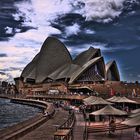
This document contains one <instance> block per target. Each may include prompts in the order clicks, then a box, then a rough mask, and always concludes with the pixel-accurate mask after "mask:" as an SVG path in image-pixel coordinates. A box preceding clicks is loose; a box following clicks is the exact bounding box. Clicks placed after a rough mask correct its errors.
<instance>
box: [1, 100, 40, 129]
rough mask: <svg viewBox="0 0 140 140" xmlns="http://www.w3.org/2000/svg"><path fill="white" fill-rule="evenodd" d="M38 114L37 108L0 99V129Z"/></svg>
mask: <svg viewBox="0 0 140 140" xmlns="http://www.w3.org/2000/svg"><path fill="white" fill-rule="evenodd" d="M38 112H41V110H40V109H38V108H35V107H31V106H27V105H21V104H14V103H11V102H10V100H8V99H0V129H2V128H5V127H8V126H11V125H13V124H16V123H19V122H22V121H24V120H27V119H29V118H30V117H33V116H34V115H35V114H37V113H38Z"/></svg>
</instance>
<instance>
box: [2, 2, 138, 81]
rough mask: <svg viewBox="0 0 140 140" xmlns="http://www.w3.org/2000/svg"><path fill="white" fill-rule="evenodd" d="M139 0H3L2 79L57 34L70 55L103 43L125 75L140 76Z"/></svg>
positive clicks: (18, 70) (15, 72) (129, 78)
mask: <svg viewBox="0 0 140 140" xmlns="http://www.w3.org/2000/svg"><path fill="white" fill-rule="evenodd" d="M139 17H140V1H139V0H94V1H93V0H75V1H73V0H41V1H40V0H26V1H25V0H18V1H11V0H6V1H5V0H1V1H0V80H8V81H13V78H14V77H18V76H20V74H21V72H22V70H23V68H24V67H25V66H26V65H27V64H28V63H29V62H30V61H31V60H32V59H33V57H34V56H35V55H36V54H37V53H38V52H39V50H40V48H41V46H42V44H43V42H44V40H45V39H46V38H47V37H48V36H55V37H57V38H58V39H59V40H61V41H62V42H63V43H64V44H65V45H66V47H67V48H68V49H69V51H70V53H71V55H72V56H73V57H74V56H75V55H76V54H79V53H80V52H82V51H84V50H86V49H88V48H89V47H90V46H92V47H95V48H100V49H101V51H102V55H103V56H104V57H105V62H106V63H107V62H108V61H109V60H112V59H115V60H116V61H117V64H118V66H119V70H120V74H121V80H122V81H140V65H139V60H140V18H139Z"/></svg>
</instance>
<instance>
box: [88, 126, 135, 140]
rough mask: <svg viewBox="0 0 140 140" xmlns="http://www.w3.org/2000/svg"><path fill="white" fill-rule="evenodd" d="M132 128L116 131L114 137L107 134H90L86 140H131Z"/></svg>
mask: <svg viewBox="0 0 140 140" xmlns="http://www.w3.org/2000/svg"><path fill="white" fill-rule="evenodd" d="M133 134H134V128H130V129H125V130H119V131H116V132H115V134H114V135H109V134H108V133H96V134H95V133H90V134H89V135H88V140H133V139H134V138H133Z"/></svg>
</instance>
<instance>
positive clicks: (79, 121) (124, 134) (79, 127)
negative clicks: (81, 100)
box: [74, 113, 135, 140]
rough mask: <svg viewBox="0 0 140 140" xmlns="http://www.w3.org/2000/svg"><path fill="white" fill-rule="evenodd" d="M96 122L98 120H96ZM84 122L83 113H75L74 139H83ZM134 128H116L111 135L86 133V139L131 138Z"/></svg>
mask: <svg viewBox="0 0 140 140" xmlns="http://www.w3.org/2000/svg"><path fill="white" fill-rule="evenodd" d="M93 124H95V123H94V122H92V123H90V125H93ZM96 124H98V122H96ZM84 128H85V123H84V119H83V115H82V114H81V113H76V123H75V127H74V140H83V133H84ZM134 130H135V128H130V129H125V130H117V131H116V133H115V134H114V135H112V136H110V135H108V133H105V132H103V133H90V134H88V140H133V134H134Z"/></svg>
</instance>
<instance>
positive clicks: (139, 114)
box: [129, 112, 140, 118]
mask: <svg viewBox="0 0 140 140" xmlns="http://www.w3.org/2000/svg"><path fill="white" fill-rule="evenodd" d="M137 116H140V112H139V113H135V114H131V115H130V116H129V117H130V118H134V117H137Z"/></svg>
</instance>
